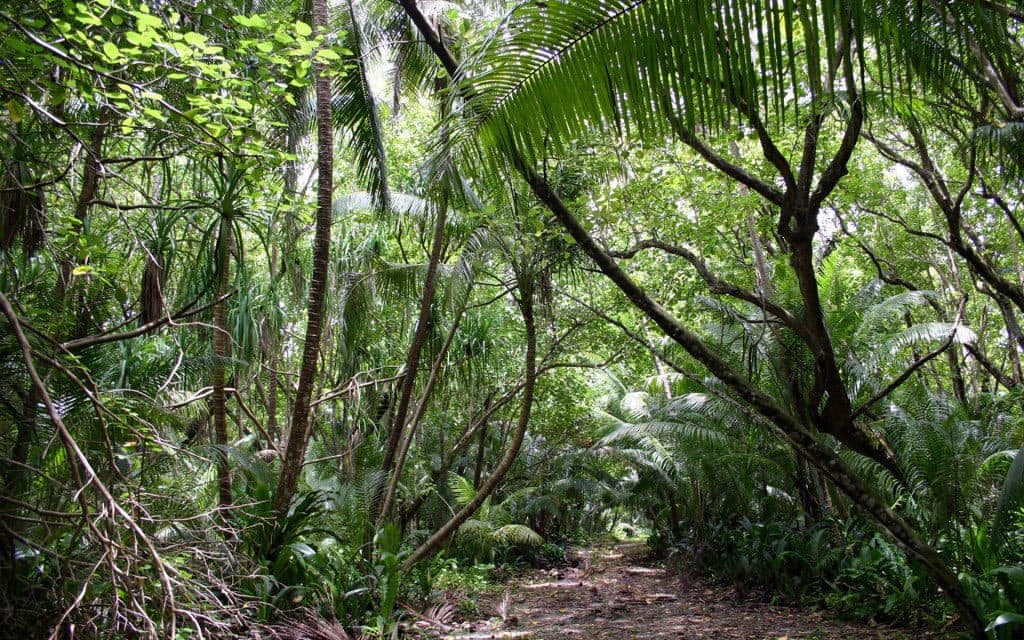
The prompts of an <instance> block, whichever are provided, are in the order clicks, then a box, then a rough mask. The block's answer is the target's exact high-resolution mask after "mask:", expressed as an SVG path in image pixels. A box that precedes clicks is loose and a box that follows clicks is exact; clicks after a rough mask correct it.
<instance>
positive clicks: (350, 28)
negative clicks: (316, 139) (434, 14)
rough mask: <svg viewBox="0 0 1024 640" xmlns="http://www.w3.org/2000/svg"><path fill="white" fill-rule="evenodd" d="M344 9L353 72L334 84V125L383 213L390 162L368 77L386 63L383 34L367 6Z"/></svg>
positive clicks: (386, 204) (350, 2)
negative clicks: (377, 66)
mask: <svg viewBox="0 0 1024 640" xmlns="http://www.w3.org/2000/svg"><path fill="white" fill-rule="evenodd" d="M345 10H346V14H347V18H348V20H347V24H346V25H345V26H346V27H347V29H346V31H345V33H346V37H345V42H344V45H345V47H346V49H347V50H348V51H350V52H351V53H350V54H349V55H348V56H347V60H346V61H347V62H348V64H349V65H350V69H349V71H348V72H347V73H345V74H343V75H341V76H340V77H338V78H337V79H336V80H335V82H334V96H333V98H332V100H331V110H332V115H333V117H334V126H335V128H337V129H340V130H341V131H343V132H344V133H345V134H346V137H347V139H348V143H349V148H350V149H351V150H352V152H353V153H354V155H355V164H356V174H357V175H358V176H359V179H360V181H362V183H363V184H364V185H366V186H367V188H368V189H369V191H370V194H371V200H372V204H373V208H374V209H376V210H378V211H384V210H386V209H387V208H388V207H389V206H390V200H391V193H390V189H389V187H388V160H387V153H386V151H385V147H384V132H383V128H382V125H381V118H380V111H379V108H378V106H377V98H376V97H375V96H374V95H373V91H372V89H371V88H370V81H369V77H368V73H369V67H370V66H371V65H373V64H377V65H382V64H383V59H382V58H381V55H380V49H379V48H378V47H377V46H376V44H377V43H378V42H380V41H381V40H382V39H383V34H382V31H381V29H380V28H379V27H378V26H377V25H376V24H375V22H374V20H373V19H372V14H371V13H370V12H368V11H366V9H365V5H364V3H356V2H354V0H348V2H347V3H346V7H345Z"/></svg>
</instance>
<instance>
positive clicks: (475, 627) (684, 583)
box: [442, 544, 954, 640]
mask: <svg viewBox="0 0 1024 640" xmlns="http://www.w3.org/2000/svg"><path fill="white" fill-rule="evenodd" d="M576 553H577V556H578V557H579V558H580V560H579V563H578V564H579V567H571V568H562V569H548V570H531V571H529V572H528V573H525V574H521V575H519V576H517V577H515V578H513V579H512V580H511V581H510V582H509V583H508V584H507V593H508V595H502V594H500V593H499V594H490V593H488V594H481V595H480V596H479V598H478V610H479V614H478V618H479V619H477V620H471V621H469V622H467V623H463V624H462V625H460V626H459V628H458V629H453V630H452V631H450V632H449V633H448V634H447V635H444V636H442V637H444V638H446V639H451V640H485V639H490V638H493V639H496V640H497V639H513V638H519V639H523V640H560V639H562V638H570V639H571V638H580V639H581V640H589V639H600V640H612V639H614V640H624V639H627V638H629V639H632V638H636V639H638V640H639V639H642V638H674V639H685V640H712V639H721V640H740V639H742V640H751V639H753V640H778V639H780V638H786V639H788V640H832V639H835V640H839V639H843V640H882V639H886V640H900V639H906V640H909V639H911V638H914V639H917V638H931V639H935V640H938V639H940V638H943V639H944V638H952V637H954V636H953V635H951V634H940V633H930V632H926V631H923V630H920V629H894V628H891V627H885V626H877V625H875V626H871V625H865V624H859V625H858V624H850V623H845V622H842V621H838V620H836V619H834V618H833V617H832V616H830V615H829V614H828V613H825V612H820V611H813V610H806V609H797V608H791V607H785V606H777V605H771V604H768V603H765V602H761V601H758V600H757V599H755V598H753V597H740V596H738V595H737V594H736V593H735V592H734V591H733V590H731V589H729V588H727V587H720V586H712V585H710V584H708V583H706V582H703V581H701V580H700V579H699V578H694V577H691V576H687V575H683V574H680V573H678V572H675V571H672V570H666V569H662V568H659V567H654V566H651V564H650V563H649V562H647V561H645V555H646V548H645V547H644V546H643V545H642V544H619V545H616V546H614V547H607V548H597V549H590V550H582V551H577V552H576ZM503 601H504V607H503ZM503 609H504V611H503ZM502 613H504V616H502ZM502 617H504V620H503V619H502Z"/></svg>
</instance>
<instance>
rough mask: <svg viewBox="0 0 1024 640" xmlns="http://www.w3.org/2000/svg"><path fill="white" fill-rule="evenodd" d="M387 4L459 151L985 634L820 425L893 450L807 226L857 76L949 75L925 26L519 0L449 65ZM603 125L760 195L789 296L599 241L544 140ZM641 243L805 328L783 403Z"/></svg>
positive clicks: (841, 11) (739, 9)
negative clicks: (678, 153)
mask: <svg viewBox="0 0 1024 640" xmlns="http://www.w3.org/2000/svg"><path fill="white" fill-rule="evenodd" d="M401 4H402V6H403V8H404V9H405V10H406V12H407V13H408V14H409V15H410V17H411V19H412V20H413V21H414V23H415V24H416V26H417V27H418V28H419V30H420V32H421V33H422V34H423V36H424V38H425V40H426V41H427V43H428V44H429V45H430V46H431V47H432V49H433V50H434V52H435V54H436V55H437V57H438V59H439V60H440V61H441V62H442V64H443V65H444V67H445V69H446V71H447V73H448V74H449V75H450V77H451V78H452V79H453V81H455V82H457V87H458V90H457V91H455V92H453V93H454V95H455V96H456V100H457V102H458V104H459V106H458V108H457V109H453V113H454V114H455V116H454V117H453V120H454V123H453V125H452V130H453V134H452V143H451V144H450V145H449V148H450V149H451V152H452V153H453V154H455V155H456V156H459V157H461V158H463V159H467V160H473V159H474V158H476V159H479V158H480V156H481V155H482V156H483V158H484V161H483V162H482V163H480V166H483V167H494V166H509V167H512V168H513V169H514V170H515V171H516V172H518V174H519V175H520V177H521V178H522V179H523V180H524V181H525V182H526V183H527V184H528V185H529V186H530V188H531V189H532V191H533V193H534V194H535V195H536V197H537V198H538V199H539V200H540V201H541V202H542V203H543V204H544V205H545V206H546V207H547V208H548V209H549V210H550V212H551V213H552V215H553V217H554V218H555V219H556V220H557V221H558V222H559V223H560V224H561V225H562V226H563V227H564V228H565V230H566V231H567V232H568V234H569V235H570V236H571V237H572V238H573V239H574V240H575V241H576V243H577V244H578V245H579V246H580V247H581V248H582V250H583V251H584V252H586V254H587V255H588V256H589V257H590V258H591V259H592V260H593V261H594V262H595V264H596V265H597V267H598V268H599V269H600V270H601V271H602V272H603V273H604V274H605V275H606V276H607V277H608V278H610V279H611V280H612V282H614V284H615V285H616V286H617V287H618V288H619V289H621V290H622V292H623V293H624V294H625V295H626V296H627V297H628V298H629V299H630V301H631V302H632V303H633V304H634V305H635V306H636V307H637V308H638V309H639V310H640V311H641V312H642V313H644V314H645V315H646V316H647V317H649V318H650V319H651V320H652V321H653V322H654V323H655V324H656V325H657V326H658V327H660V329H661V330H662V331H664V332H665V334H666V335H667V336H668V337H669V338H671V339H672V340H673V341H675V342H676V343H677V344H679V345H680V346H681V347H682V348H683V349H684V350H685V351H686V352H687V353H688V354H689V355H690V356H691V357H693V358H694V359H695V360H697V361H698V362H700V363H701V364H702V365H703V366H705V367H706V368H707V369H708V371H709V372H710V373H712V374H713V375H714V376H716V377H717V378H718V379H719V380H721V381H722V382H723V383H724V384H725V385H726V386H727V387H728V388H729V389H730V391H731V393H733V394H735V395H736V396H737V397H738V398H740V399H741V400H742V401H743V402H745V403H747V404H749V405H750V406H751V407H752V408H753V410H754V411H756V412H757V413H758V414H760V415H761V416H763V417H764V418H766V419H767V420H768V422H769V423H770V424H772V425H773V426H774V427H775V428H778V429H779V430H780V431H781V432H782V433H783V434H784V436H785V437H786V439H787V440H788V441H789V442H790V443H791V445H792V446H793V447H794V449H795V451H796V452H797V453H798V454H799V455H800V456H801V457H802V458H804V459H805V460H807V462H808V463H810V464H812V465H814V466H815V467H816V468H818V469H819V470H820V471H821V472H822V473H823V474H824V475H825V476H826V477H828V478H829V479H831V480H832V481H833V482H834V483H835V484H836V485H837V486H838V487H839V488H840V489H841V490H842V491H844V492H845V493H846V494H848V495H849V496H850V497H851V498H852V499H853V501H854V503H855V504H856V505H857V506H858V507H859V508H861V509H862V510H864V511H865V512H866V513H868V514H869V515H870V516H871V517H872V519H874V521H875V522H876V523H878V524H879V525H880V526H881V527H882V529H883V530H885V531H886V532H888V533H889V534H890V535H892V536H893V537H894V538H895V539H896V540H897V541H898V542H899V543H900V544H901V545H902V546H903V547H904V548H905V549H906V550H907V551H908V553H909V554H910V555H911V556H912V557H913V558H915V559H916V560H918V561H919V562H921V563H922V565H923V566H925V567H926V568H927V570H928V572H929V574H930V575H931V576H932V577H933V578H934V579H935V580H936V582H937V583H938V584H939V585H940V586H941V588H942V589H943V590H944V591H945V592H946V593H947V595H948V596H949V597H950V600H951V601H952V602H953V603H954V605H955V606H956V608H957V610H958V612H959V613H960V615H961V616H962V617H963V619H964V621H965V622H966V623H967V624H968V626H969V627H970V629H971V631H972V633H973V634H974V635H975V636H976V637H979V638H980V637H983V636H984V634H985V632H984V627H985V625H984V623H983V622H982V620H981V618H980V617H979V615H978V613H977V611H976V610H975V609H974V608H973V607H972V605H971V604H970V603H969V601H968V599H967V597H966V595H965V593H964V590H963V588H962V586H961V585H960V583H959V582H958V580H957V578H956V576H955V575H954V574H953V573H952V571H950V569H949V568H948V566H946V564H945V563H944V562H943V560H942V559H941V558H940V557H939V555H938V554H937V553H936V552H935V550H934V549H933V548H931V547H930V546H928V545H927V544H926V543H925V542H924V541H923V540H922V538H921V536H920V535H919V534H918V532H916V531H915V530H914V528H913V527H912V526H910V525H909V524H908V523H907V522H906V521H905V520H904V519H903V518H902V517H900V516H899V515H898V514H896V513H895V512H893V511H892V510H891V509H889V508H887V507H886V506H885V505H884V504H882V503H881V502H880V501H879V500H878V499H877V498H876V497H875V496H874V495H873V493H872V491H871V490H870V489H869V487H868V486H867V485H866V484H865V483H864V482H863V481H862V480H861V479H860V478H859V477H858V476H857V475H856V473H854V472H853V471H852V470H851V469H849V468H848V467H847V465H845V464H844V463H843V461H842V460H841V459H839V458H838V457H837V456H836V455H835V453H834V452H833V451H832V450H831V449H830V448H829V447H827V446H825V445H824V444H823V442H824V441H823V440H822V436H823V435H828V436H831V437H833V438H835V439H836V440H838V441H839V442H841V443H842V444H843V445H844V446H846V447H848V448H849V449H851V450H853V451H855V452H857V453H858V454H861V455H863V456H866V457H868V458H871V459H873V460H875V461H877V462H878V463H880V464H883V465H885V466H889V467H894V466H895V461H894V460H893V459H892V456H891V451H888V450H887V448H886V447H885V446H884V445H883V443H881V442H879V441H878V440H877V439H876V438H875V437H873V436H872V434H871V433H869V432H868V430H867V429H866V428H865V426H864V424H863V421H862V420H860V419H859V418H860V416H861V414H862V413H863V412H864V411H865V410H867V409H868V408H869V407H867V406H866V405H860V406H857V405H856V404H855V400H854V398H853V397H852V395H851V390H850V389H849V387H848V383H847V380H846V378H845V376H844V374H843V372H842V369H841V367H840V358H839V356H838V355H837V349H836V345H835V344H834V342H833V340H832V338H831V336H830V332H829V327H828V325H827V324H826V318H825V314H824V311H823V305H822V300H821V295H820V292H819V286H818V281H817V276H816V264H815V243H816V240H815V238H816V233H817V232H818V231H819V228H820V217H821V212H822V208H823V206H824V205H825V204H826V203H827V201H828V199H829V198H830V196H832V194H833V192H834V191H835V189H836V187H837V186H838V185H839V183H840V181H841V179H842V178H843V176H844V175H845V174H846V173H847V172H848V171H849V163H850V159H851V157H852V155H853V153H854V151H855V149H856V147H857V143H858V141H859V139H860V135H861V132H862V128H863V124H864V118H865V111H866V108H867V105H866V103H865V98H864V97H863V96H864V93H865V91H870V92H878V91H880V92H882V93H883V94H889V95H898V94H902V93H903V92H906V91H908V90H917V89H919V88H920V87H922V86H923V87H924V88H925V89H927V90H930V91H937V92H949V91H956V90H959V89H962V88H963V86H962V82H961V81H960V80H959V79H958V77H957V75H956V74H955V73H949V72H951V71H952V70H954V69H955V68H956V63H955V61H953V60H952V59H951V58H950V57H949V56H947V55H928V54H927V53H924V52H923V49H924V48H926V47H927V46H930V43H929V42H926V41H924V40H923V39H920V38H896V37H892V34H893V33H894V32H895V31H896V30H898V29H899V26H900V25H901V24H904V23H906V18H907V14H906V12H905V11H904V7H903V5H902V4H899V3H881V4H880V5H879V4H878V3H866V2H824V3H821V2H785V3H782V2H768V3H764V2H745V1H739V2H729V3H719V2H710V1H708V2H694V3H680V2H668V1H651V2H617V1H609V2H582V3H579V2H546V3H534V4H525V5H521V6H520V7H517V9H516V10H515V11H513V13H512V14H511V15H510V16H509V17H508V18H507V20H505V21H504V22H502V23H501V25H500V26H499V27H498V30H499V33H498V34H496V37H494V38H492V39H489V40H487V42H486V44H485V45H484V46H483V47H482V48H481V50H480V51H479V52H477V53H476V54H472V55H470V56H469V57H467V58H466V60H465V64H464V65H462V66H460V64H459V62H458V61H457V60H456V59H455V58H454V57H453V56H452V54H451V52H450V51H449V50H448V49H447V47H446V46H445V44H444V43H443V42H442V41H441V39H440V38H438V36H437V34H436V32H434V30H433V29H432V28H431V25H430V24H429V22H428V21H427V20H426V19H425V18H424V16H423V14H422V13H421V12H420V10H419V8H418V7H417V5H416V3H415V2H414V1H413V0H403V1H402V3H401ZM921 6H925V5H921ZM957 7H958V8H957V9H956V10H955V12H956V14H957V16H958V17H959V18H961V19H963V20H965V21H967V22H966V24H975V23H977V24H985V25H987V24H992V23H994V22H1002V23H1005V21H1006V20H1009V19H1011V18H1009V17H1008V16H1009V15H1012V12H1010V13H1009V14H1008V13H1007V12H1006V11H1000V8H999V7H998V6H990V5H987V4H986V5H983V4H981V3H959V4H957ZM922 11H923V12H925V15H924V16H922V17H921V19H927V20H932V19H933V18H934V17H935V16H938V17H939V18H943V19H944V18H945V17H946V16H947V14H948V13H950V12H951V11H954V10H953V9H950V8H949V6H947V5H946V4H945V3H928V4H927V5H926V8H925V9H922ZM968 31H969V30H968V29H963V30H961V31H959V32H955V33H952V34H950V40H948V41H947V42H946V43H944V46H945V47H946V49H945V50H946V51H948V49H949V46H950V43H956V44H957V45H962V46H966V47H976V48H980V50H981V51H982V52H983V53H984V52H991V51H994V50H997V48H998V46H999V42H1000V41H1005V40H1006V39H1007V37H1011V36H1010V35H1009V31H1008V30H999V29H989V30H985V35H986V39H985V40H984V41H981V42H979V41H977V40H971V39H970V38H969V37H968V35H967V33H968ZM902 58H909V59H911V60H912V62H913V64H912V65H910V66H909V67H907V68H912V69H913V70H914V71H915V73H916V74H917V75H915V77H914V78H911V79H909V80H908V78H906V77H905V76H903V75H899V76H898V77H897V75H896V74H895V73H894V71H893V69H894V68H897V67H896V65H895V64H894V63H895V61H897V60H900V59H902ZM899 68H902V67H899ZM944 74H945V75H944ZM918 78H923V79H924V81H925V82H919V81H918ZM938 79H941V80H942V81H938ZM604 127H615V128H617V130H618V131H619V133H620V135H621V136H622V137H623V138H624V139H625V140H629V139H630V138H631V137H632V136H634V135H639V136H641V137H644V138H651V137H664V136H667V137H670V138H673V139H675V140H676V141H678V142H679V143H681V144H683V145H686V146H687V147H689V148H691V149H692V150H693V151H694V152H696V153H697V154H698V155H700V156H701V157H702V158H703V159H704V160H705V161H706V163H707V164H708V165H709V166H710V167H711V168H713V169H714V170H716V171H718V172H721V173H722V174H724V175H725V176H727V177H728V178H730V179H731V180H734V181H735V182H737V183H739V184H741V185H742V186H743V187H745V188H746V189H749V190H750V191H751V192H753V193H756V194H757V195H759V196H760V197H761V199H762V200H763V203H764V207H763V211H765V212H766V214H765V215H770V216H772V217H773V218H774V227H775V233H776V234H777V235H778V237H779V239H780V241H781V244H782V246H783V248H784V251H785V253H786V255H787V256H788V262H789V269H791V272H792V274H793V277H794V278H795V279H796V282H797V284H798V291H799V298H798V300H797V301H796V302H795V304H785V303H783V302H780V301H778V300H775V299H773V298H772V297H771V296H770V295H766V292H764V291H758V290H755V289H752V288H745V287H743V286H740V285H738V284H736V283H733V282H729V281H727V280H724V279H722V278H720V277H718V276H717V275H716V274H715V273H714V272H712V271H711V270H710V269H708V268H707V265H706V264H704V263H703V261H702V260H701V259H700V258H699V256H698V254H697V253H695V252H694V251H692V250H691V249H689V248H688V247H687V246H685V242H682V243H680V242H675V243H673V242H666V241H664V240H662V239H660V238H658V237H657V236H656V235H654V234H651V235H650V236H649V237H642V238H640V239H639V241H638V242H637V244H636V245H634V246H632V247H628V248H625V249H624V250H621V251H619V252H617V255H616V253H615V252H610V251H608V250H607V249H605V248H604V247H603V246H602V244H601V243H600V242H598V241H597V240H596V239H595V237H594V235H593V234H592V232H591V231H590V230H589V229H588V228H587V227H586V226H584V225H583V224H582V223H581V221H580V218H579V214H578V213H577V212H575V211H573V209H572V208H570V206H569V205H568V204H567V203H566V202H565V201H563V200H562V198H561V197H560V195H559V194H558V193H557V191H556V190H555V189H554V188H552V185H551V184H550V182H549V181H548V179H547V176H546V173H545V167H546V164H545V162H546V160H547V159H548V157H549V156H550V155H551V154H558V153H559V152H560V151H563V150H564V149H565V145H566V144H567V143H568V142H569V141H571V140H573V139H575V138H576V137H577V136H578V135H579V133H580V132H583V131H589V130H593V129H600V128H604ZM734 127H735V128H738V130H739V131H741V132H743V134H744V135H747V136H750V137H751V138H752V139H753V140H755V141H756V143H757V145H758V146H759V147H760V150H761V155H762V158H761V159H760V160H761V162H760V163H758V164H749V163H747V164H745V163H743V162H742V161H741V160H737V159H734V158H732V157H730V155H729V154H728V153H726V152H723V151H722V150H720V149H719V148H716V145H715V144H714V138H713V134H714V132H716V131H722V130H730V129H733V128H734ZM787 135H790V136H793V137H795V138H796V143H795V144H792V146H790V145H787V144H785V143H784V138H785V137H786V136H787ZM481 150H482V154H476V153H475V152H477V151H481ZM648 250H660V251H664V252H666V253H668V254H669V255H672V256H675V257H676V258H678V259H679V260H680V261H681V263H682V264H686V265H689V267H690V268H693V269H694V270H695V271H696V272H697V273H698V274H699V275H700V277H701V278H702V279H703V280H704V281H705V283H706V286H707V287H708V288H709V289H710V290H711V291H712V292H713V293H715V294H717V295H721V296H725V297H727V298H731V299H735V300H740V301H746V302H748V303H750V304H754V305H757V306H759V307H761V308H763V309H765V311H766V312H767V314H768V315H770V316H771V322H772V323H774V324H776V325H778V326H780V327H783V328H785V329H786V330H787V331H790V332H792V333H793V334H794V335H795V336H796V337H797V338H798V339H799V340H800V341H801V342H802V343H803V344H804V346H805V347H806V349H807V351H808V353H809V355H810V365H811V369H810V375H811V380H810V382H809V384H808V385H807V388H806V393H805V394H804V395H803V396H802V397H801V398H800V399H799V400H800V402H799V404H800V406H799V411H796V412H794V411H791V410H789V409H788V408H786V407H784V406H780V405H779V404H778V403H777V402H776V401H775V400H774V399H773V398H772V397H771V395H770V394H768V393H766V392H765V391H764V390H762V389H761V388H759V387H758V385H757V384H756V382H754V381H752V380H750V379H748V378H747V377H746V376H744V375H743V374H742V373H741V372H739V371H737V370H736V369H735V368H734V367H733V366H731V365H730V364H729V363H728V362H727V361H726V360H724V359H722V358H721V357H720V356H719V355H718V354H717V353H716V352H715V350H714V349H712V348H710V346H709V344H708V343H707V342H706V341H705V340H704V339H702V337H701V336H700V335H698V334H697V333H696V332H694V331H693V330H691V329H689V328H688V327H687V325H686V323H685V322H683V321H681V320H680V319H679V318H677V317H675V316H674V315H673V314H672V313H671V312H670V311H669V310H667V309H666V308H665V307H663V306H662V305H660V304H659V303H658V302H657V301H656V300H655V299H653V298H652V296H651V294H650V293H649V292H648V291H647V290H645V289H644V288H643V287H642V286H640V285H639V284H637V282H636V281H635V280H634V279H633V278H631V276H630V275H629V273H628V272H627V271H626V270H625V269H624V268H623V266H622V265H621V264H620V261H619V259H618V258H629V257H632V256H634V255H636V254H637V253H638V252H640V251H648ZM897 380H899V378H897ZM896 386H898V385H893V387H892V388H895V387H896ZM884 391H886V392H887V393H889V392H891V391H892V389H890V388H888V387H886V388H885V389H884ZM883 395H885V394H883ZM878 400H879V398H873V399H871V400H870V401H871V402H872V403H874V402H877V401H878Z"/></svg>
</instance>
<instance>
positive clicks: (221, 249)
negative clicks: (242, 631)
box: [210, 219, 234, 517]
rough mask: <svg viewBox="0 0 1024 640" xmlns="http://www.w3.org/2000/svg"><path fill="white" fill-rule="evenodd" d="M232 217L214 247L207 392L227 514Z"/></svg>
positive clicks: (219, 488)
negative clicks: (209, 387)
mask: <svg viewBox="0 0 1024 640" xmlns="http://www.w3.org/2000/svg"><path fill="white" fill-rule="evenodd" d="M232 232H233V227H232V226H231V220H228V219H223V220H222V222H221V230H220V241H219V242H218V245H219V246H218V247H217V293H216V296H217V299H218V300H219V302H217V304H215V305H214V306H213V372H212V381H211V382H212V386H213V393H212V394H211V395H210V412H211V413H212V414H213V434H214V435H213V443H214V445H216V446H217V447H218V451H217V495H218V497H219V504H220V507H221V509H225V511H224V516H225V517H227V516H228V514H229V511H226V510H227V509H229V508H230V507H231V503H232V500H231V467H230V465H229V464H228V454H227V446H228V417H227V411H228V408H227V393H226V392H225V389H224V388H225V377H226V375H225V366H224V363H225V360H226V359H227V358H230V357H231V333H230V332H229V331H228V303H227V300H224V299H223V298H224V296H225V294H226V293H227V289H228V283H229V281H230V280H229V276H230V273H229V271H230V268H231V252H232V250H233V248H234V247H233V245H234V238H233V237H232Z"/></svg>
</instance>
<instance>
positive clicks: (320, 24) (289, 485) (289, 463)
mask: <svg viewBox="0 0 1024 640" xmlns="http://www.w3.org/2000/svg"><path fill="white" fill-rule="evenodd" d="M327 25H328V11H327V0H313V31H314V33H315V34H317V36H319V37H323V38H327V37H328V32H327ZM320 46H321V47H325V46H326V44H325V43H321V44H320ZM313 74H314V87H315V92H316V131H317V144H316V152H317V163H316V164H317V187H316V234H315V236H314V238H313V274H312V277H311V279H310V285H309V307H308V310H307V315H306V337H305V340H304V341H303V345H302V363H301V365H300V367H299V384H298V388H297V389H296V392H295V404H294V407H293V409H292V416H291V425H290V427H289V432H288V446H287V448H286V449H285V454H284V461H283V462H282V464H281V477H280V480H279V481H278V485H277V490H276V491H275V492H274V509H275V510H276V511H277V512H278V513H280V514H285V513H286V512H287V510H288V506H289V505H290V504H291V501H292V498H293V497H294V496H295V491H296V488H297V487H298V483H299V472H300V471H301V470H302V463H303V460H304V459H305V456H306V445H307V443H308V441H309V435H310V426H309V425H310V422H309V417H310V416H309V412H310V406H309V405H310V399H311V396H312V393H313V379H314V377H315V376H316V372H317V359H318V357H319V355H320V337H321V335H322V333H323V322H324V299H325V298H326V296H327V270H328V262H329V258H330V251H331V222H332V211H333V207H332V198H333V197H334V180H333V175H334V129H333V123H332V121H331V79H330V76H329V75H328V66H327V64H326V63H325V62H323V61H322V60H319V59H318V60H317V61H316V62H314V64H313Z"/></svg>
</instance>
